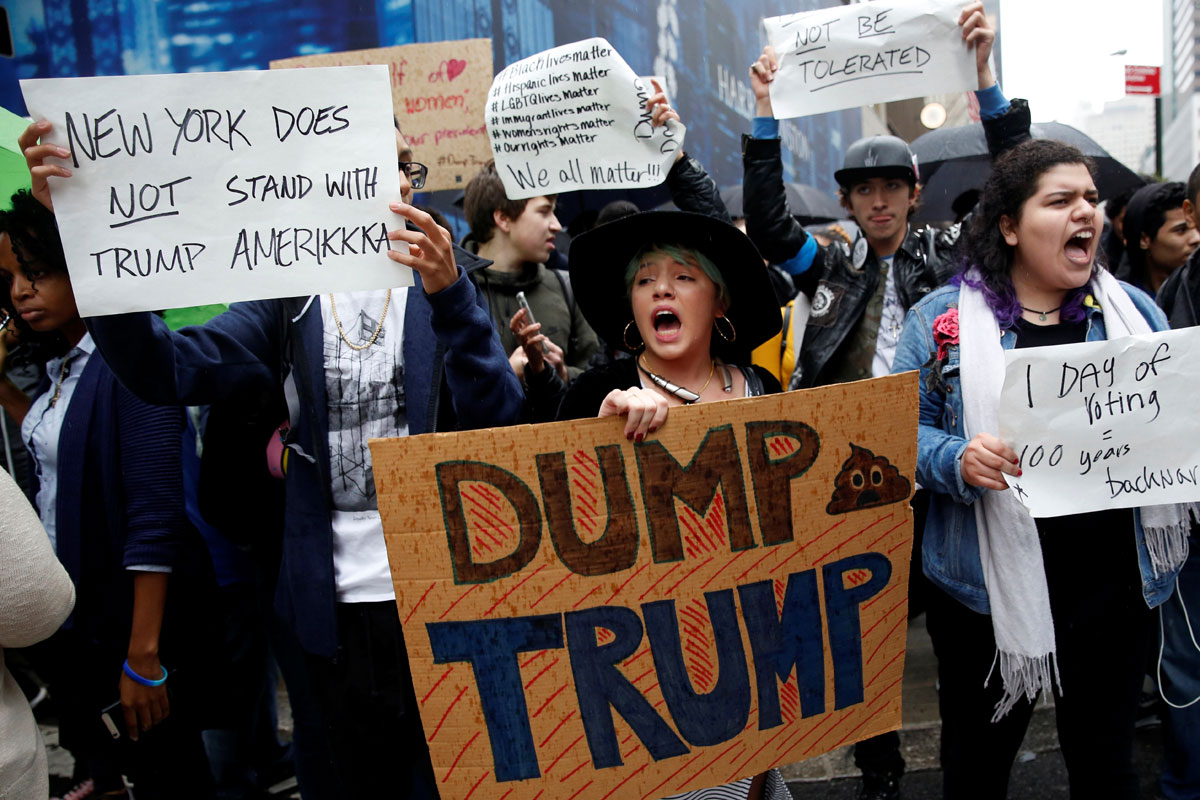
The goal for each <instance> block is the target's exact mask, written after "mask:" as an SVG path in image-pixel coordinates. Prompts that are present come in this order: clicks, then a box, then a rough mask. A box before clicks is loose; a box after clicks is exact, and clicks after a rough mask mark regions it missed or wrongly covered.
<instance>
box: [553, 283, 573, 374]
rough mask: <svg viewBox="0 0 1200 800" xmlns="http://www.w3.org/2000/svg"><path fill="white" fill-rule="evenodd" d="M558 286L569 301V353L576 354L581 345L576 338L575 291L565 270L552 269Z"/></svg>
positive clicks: (564, 297)
mask: <svg viewBox="0 0 1200 800" xmlns="http://www.w3.org/2000/svg"><path fill="white" fill-rule="evenodd" d="M550 271H551V272H553V273H554V277H556V278H558V285H559V286H560V287H561V288H562V293H563V299H564V300H566V301H567V310H568V311H570V312H571V330H570V332H569V333H568V338H567V353H568V355H569V354H570V353H574V352H575V350H576V347H577V346H578V344H579V341H578V337H576V336H575V290H574V289H572V288H571V276H570V274H569V273H568V272H567V271H566V270H565V269H552V270H550Z"/></svg>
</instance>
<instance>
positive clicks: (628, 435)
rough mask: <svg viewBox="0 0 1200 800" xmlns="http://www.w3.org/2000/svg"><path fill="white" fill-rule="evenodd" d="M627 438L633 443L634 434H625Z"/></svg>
mask: <svg viewBox="0 0 1200 800" xmlns="http://www.w3.org/2000/svg"><path fill="white" fill-rule="evenodd" d="M625 438H626V439H629V440H630V441H633V434H632V433H627V434H625Z"/></svg>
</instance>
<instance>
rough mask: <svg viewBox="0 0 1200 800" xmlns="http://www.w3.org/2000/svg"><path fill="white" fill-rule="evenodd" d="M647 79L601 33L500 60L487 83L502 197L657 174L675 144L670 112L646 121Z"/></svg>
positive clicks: (624, 185)
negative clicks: (660, 122)
mask: <svg viewBox="0 0 1200 800" xmlns="http://www.w3.org/2000/svg"><path fill="white" fill-rule="evenodd" d="M653 94H654V88H653V87H652V86H651V85H650V84H649V83H647V82H645V81H644V80H643V79H641V78H639V77H638V76H637V75H636V74H635V73H634V71H633V70H632V69H630V68H629V65H628V64H626V63H625V61H624V60H622V58H621V56H620V55H618V54H617V51H616V50H614V49H613V48H612V45H610V44H609V43H608V42H607V41H605V40H604V39H600V38H596V39H586V40H584V41H582V42H575V43H574V44H568V45H563V46H562V47H555V48H554V49H553V50H547V51H545V52H542V53H538V54H537V55H534V56H530V57H529V58H526V59H524V60H522V61H518V62H517V63H515V64H510V65H508V66H507V67H505V68H504V69H503V70H501V71H500V73H499V74H498V75H496V79H495V80H494V81H493V82H492V88H491V90H490V91H489V92H488V103H487V128H488V137H489V139H490V141H491V145H492V156H493V157H494V158H495V159H496V166H497V169H498V171H499V173H500V177H501V179H502V180H503V181H504V191H505V193H506V194H507V195H508V197H509V198H510V199H512V200H520V199H522V198H525V197H537V196H539V195H544V194H557V193H559V192H571V191H577V190H579V189H636V188H641V187H647V186H657V185H658V184H660V183H662V182H663V181H664V180H666V177H667V172H668V171H669V170H670V168H671V164H672V163H673V162H674V160H675V151H676V150H678V149H679V148H680V147H682V146H683V136H684V131H685V129H684V127H683V125H681V124H680V123H679V122H678V121H677V120H671V121H669V122H668V123H667V124H666V125H664V126H660V127H654V126H653V125H651V123H650V114H649V113H648V112H647V111H646V101H647V100H648V99H649V98H650V96H651V95H653Z"/></svg>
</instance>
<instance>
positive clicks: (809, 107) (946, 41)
mask: <svg viewBox="0 0 1200 800" xmlns="http://www.w3.org/2000/svg"><path fill="white" fill-rule="evenodd" d="M960 3H961V0H896V2H891V3H887V4H886V5H884V4H880V3H875V4H872V5H854V6H849V7H846V6H837V7H835V8H826V9H822V10H820V11H810V12H805V13H801V14H790V15H788V16H783V17H772V18H769V19H766V20H764V21H763V25H764V27H765V28H766V31H767V39H768V41H769V42H770V44H771V46H772V47H773V48H774V49H775V51H776V52H777V53H779V71H778V74H777V75H776V79H775V80H774V81H772V82H771V84H770V85H771V103H772V105H773V107H774V110H775V116H776V117H778V118H780V119H787V118H790V117H799V116H807V115H809V114H818V113H822V112H826V111H837V110H839V109H843V108H854V107H856V106H862V105H870V104H873V103H885V102H890V101H892V100H903V99H906V98H909V97H913V96H920V95H930V94H939V93H943V92H957V91H964V90H967V89H973V88H977V87H978V86H979V85H980V84H979V81H980V80H981V79H982V77H983V72H982V71H981V70H980V69H978V68H977V66H976V64H975V59H974V58H973V57H972V55H971V51H970V49H968V46H972V45H973V46H974V47H975V49H976V50H977V52H980V53H982V51H983V48H984V46H985V45H986V49H987V53H988V54H990V52H991V40H992V38H994V34H992V33H990V28H989V27H987V21H986V18H985V17H984V15H983V9H982V5H981V4H979V3H976V4H973V5H972V6H970V7H968V8H967V9H966V10H963V9H962V8H961V5H960ZM960 25H961V26H963V27H962V32H961V33H960V32H959V30H958V28H959V26H960ZM964 41H965V44H966V46H964ZM985 61H986V59H985ZM988 74H990V72H989V73H988ZM914 76H917V77H915V78H914Z"/></svg>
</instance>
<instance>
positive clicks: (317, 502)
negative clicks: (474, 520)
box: [88, 248, 524, 656]
mask: <svg viewBox="0 0 1200 800" xmlns="http://www.w3.org/2000/svg"><path fill="white" fill-rule="evenodd" d="M455 260H456V261H457V262H458V264H459V265H460V270H459V276H458V280H457V281H455V282H454V283H453V284H451V285H450V286H448V287H447V288H445V289H443V290H442V291H440V292H437V293H436V294H433V295H426V294H425V291H424V289H422V288H421V286H420V283H419V278H418V284H417V285H416V286H413V287H410V288H409V289H408V300H407V304H406V306H405V315H404V342H403V348H404V389H405V396H406V400H407V406H408V432H409V434H410V435H416V434H421V433H429V432H431V431H435V430H448V429H454V428H458V429H470V428H483V427H493V426H500V425H509V424H512V423H514V422H516V421H517V419H518V417H519V415H520V412H521V405H522V402H523V401H524V394H523V392H522V390H521V385H520V383H519V382H518V381H517V377H516V375H515V374H514V373H513V371H512V369H511V368H510V367H509V364H508V357H507V355H506V354H505V353H504V351H503V350H502V349H501V347H500V340H499V338H498V337H497V336H496V332H495V330H494V329H493V328H492V322H491V316H490V315H489V314H488V311H487V308H486V306H485V305H484V303H483V299H482V298H481V297H480V296H479V293H478V291H477V290H476V288H475V286H474V285H473V284H472V283H471V281H470V280H469V279H468V278H467V275H466V273H467V272H472V271H474V270H475V269H478V268H480V267H483V266H486V265H487V264H489V263H490V262H488V261H486V260H485V259H480V258H477V257H475V256H473V255H471V254H470V253H467V252H466V251H465V250H461V249H459V248H456V249H455ZM88 327H89V328H90V329H91V331H92V337H93V338H94V339H95V340H96V344H97V346H98V347H99V349H100V351H101V352H102V353H103V354H104V357H105V358H106V359H107V360H108V362H109V364H111V365H112V368H113V370H114V371H115V372H116V373H117V375H119V376H120V378H121V381H122V382H123V383H124V384H125V385H126V386H128V387H129V389H130V390H131V391H133V392H134V393H136V394H137V395H138V396H139V397H141V398H143V399H144V400H146V401H147V402H150V403H161V404H184V405H206V404H211V403H217V402H221V401H223V400H228V399H231V398H236V397H237V396H239V393H240V392H242V391H244V390H245V389H246V388H247V387H249V386H251V385H253V384H259V385H262V384H270V385H274V386H279V385H280V384H282V383H283V382H284V381H285V379H286V378H287V376H288V374H289V373H291V374H292V375H293V377H294V383H295V388H296V392H297V395H298V398H297V399H298V400H299V403H298V408H297V409H296V411H295V412H294V413H293V417H294V418H293V419H292V420H291V425H292V439H293V440H294V441H295V443H296V444H297V445H298V446H299V447H300V448H301V449H302V450H303V452H304V453H307V454H309V455H310V456H311V460H308V459H305V458H300V457H296V453H292V454H291V456H290V457H289V459H288V470H287V479H286V492H287V507H286V511H285V519H284V539H283V557H282V561H281V564H280V574H279V586H278V590H277V593H276V607H277V609H278V610H279V612H280V614H282V615H283V617H284V618H285V619H286V620H288V622H289V623H290V624H291V626H292V629H293V630H295V631H296V633H297V635H298V636H299V637H300V643H301V645H302V646H303V647H304V648H305V650H307V651H309V652H311V653H315V654H317V655H323V656H332V655H333V654H334V652H335V650H336V649H337V623H336V619H335V615H334V608H335V602H336V590H335V585H334V576H333V530H332V527H331V525H330V510H331V507H332V499H331V491H330V479H329V418H328V411H327V406H326V398H325V373H324V362H323V357H322V321H321V307H320V303H319V302H318V301H317V300H316V299H315V298H291V299H286V300H264V301H258V302H251V303H235V304H233V305H232V306H231V307H230V309H229V310H228V311H227V312H225V313H224V314H221V315H219V316H217V317H214V318H213V319H211V320H209V321H208V322H207V323H206V324H204V325H202V326H193V327H188V328H184V329H182V330H180V331H177V332H174V333H172V332H171V331H170V330H169V329H168V328H167V326H166V325H165V324H163V322H162V320H160V319H158V318H157V317H155V316H153V315H152V314H123V315H119V316H111V317H94V318H92V319H90V320H89V321H88ZM295 417H298V418H295ZM264 446H265V443H264Z"/></svg>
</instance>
